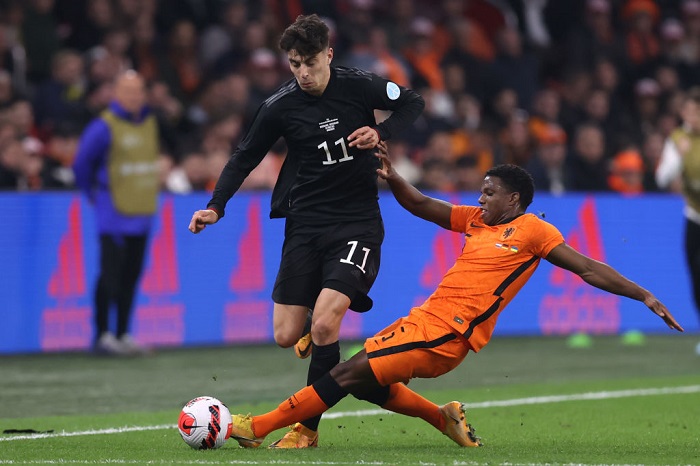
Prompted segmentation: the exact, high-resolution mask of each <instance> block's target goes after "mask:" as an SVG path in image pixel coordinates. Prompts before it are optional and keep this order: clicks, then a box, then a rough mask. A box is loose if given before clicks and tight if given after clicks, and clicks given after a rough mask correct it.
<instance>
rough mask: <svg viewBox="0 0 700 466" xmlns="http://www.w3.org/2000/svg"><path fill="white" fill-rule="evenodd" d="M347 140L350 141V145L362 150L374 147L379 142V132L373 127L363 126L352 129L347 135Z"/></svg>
mask: <svg viewBox="0 0 700 466" xmlns="http://www.w3.org/2000/svg"><path fill="white" fill-rule="evenodd" d="M348 141H350V144H349V146H350V147H357V148H358V149H363V150H365V149H374V148H375V147H377V144H379V133H378V132H377V130H376V129H374V128H370V127H369V126H363V127H362V128H357V129H356V130H355V131H353V132H352V133H351V134H350V136H348Z"/></svg>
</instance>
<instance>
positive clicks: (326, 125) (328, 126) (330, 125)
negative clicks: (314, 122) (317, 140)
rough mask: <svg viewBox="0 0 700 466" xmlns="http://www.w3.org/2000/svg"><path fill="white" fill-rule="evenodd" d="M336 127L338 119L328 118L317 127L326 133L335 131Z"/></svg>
mask: <svg viewBox="0 0 700 466" xmlns="http://www.w3.org/2000/svg"><path fill="white" fill-rule="evenodd" d="M337 125H338V119H337V118H333V119H332V120H331V119H330V118H326V120H325V121H322V122H320V123H319V124H318V127H319V128H321V129H325V130H326V132H327V133H330V132H331V131H335V127H336V126H337Z"/></svg>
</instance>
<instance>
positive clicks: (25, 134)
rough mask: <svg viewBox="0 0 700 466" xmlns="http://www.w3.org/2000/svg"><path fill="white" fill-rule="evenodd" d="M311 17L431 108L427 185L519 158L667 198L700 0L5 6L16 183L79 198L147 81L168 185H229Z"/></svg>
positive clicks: (413, 151) (475, 176)
mask: <svg viewBox="0 0 700 466" xmlns="http://www.w3.org/2000/svg"><path fill="white" fill-rule="evenodd" d="M310 13H318V14H319V15H320V16H321V17H322V18H324V20H325V21H326V22H327V23H328V25H329V27H330V29H331V33H332V39H331V44H332V46H333V48H334V50H335V59H334V64H338V65H345V66H353V67H359V68H363V69H366V70H370V71H373V72H375V73H377V74H380V75H382V76H385V77H387V78H389V79H391V80H393V81H394V82H396V83H398V84H400V85H403V86H409V87H411V88H413V89H415V90H416V91H417V92H419V93H420V94H421V95H422V96H423V97H424V98H425V101H426V108H425V111H424V113H423V115H422V116H421V117H420V118H419V120H418V121H417V122H416V124H415V125H414V127H413V128H412V129H411V130H410V131H407V132H406V133H405V134H402V135H400V136H399V137H397V138H396V139H395V140H393V141H392V143H391V146H390V150H391V155H392V157H393V159H394V160H395V166H396V168H397V170H398V171H399V172H400V173H401V174H402V175H404V177H406V178H407V179H408V180H409V181H410V182H412V183H413V184H415V185H417V186H419V187H421V188H422V189H426V190H437V191H456V190H478V189H479V187H480V184H481V179H482V177H483V174H484V172H485V170H487V169H488V168H489V167H491V166H492V165H494V164H496V163H503V162H508V163H515V164H518V165H521V166H523V167H526V168H527V169H528V170H529V171H530V172H531V173H532V174H533V176H534V177H535V181H536V186H537V188H538V189H539V190H545V191H550V192H552V193H555V194H558V193H563V192H569V191H618V192H624V193H630V194H634V193H640V192H649V191H657V190H658V187H657V186H656V185H655V181H654V176H653V172H654V170H655V167H656V166H657V164H658V161H659V159H660V156H661V152H662V149H663V145H664V141H665V139H666V137H667V136H668V135H669V133H670V132H671V131H672V130H673V129H674V128H675V127H676V126H677V125H678V124H679V107H680V104H681V103H682V101H683V98H684V95H685V93H686V92H688V90H689V89H690V88H691V87H692V86H693V85H695V84H700V0H664V1H653V0H566V1H563V0H549V1H548V0H393V1H379V0H335V1H331V0H0V188H1V189H16V190H45V189H72V188H74V180H73V173H72V170H71V164H72V161H73V158H74V155H75V152H76V148H77V146H78V144H79V138H80V134H81V131H82V130H83V128H84V127H85V125H86V124H87V122H88V121H90V120H91V119H92V118H94V117H95V116H97V115H99V113H100V112H101V111H102V110H103V109H104V108H105V106H106V105H107V104H108V103H109V102H110V100H111V99H112V92H113V89H112V87H113V77H114V76H115V75H116V74H117V73H119V72H120V71H123V70H126V69H130V68H133V69H135V70H137V71H139V72H140V73H141V74H142V75H143V76H144V77H145V78H146V80H147V82H148V84H149V105H150V107H151V108H152V109H153V111H154V112H155V113H156V115H157V117H158V122H159V129H160V136H161V146H162V157H161V161H162V164H161V165H162V183H163V189H164V190H168V191H171V192H176V193H187V192H191V191H196V190H210V189H212V188H213V185H214V184H215V183H216V180H217V178H218V176H219V174H220V172H221V169H222V168H223V166H224V164H225V163H226V161H227V160H228V158H229V156H230V154H231V152H232V150H233V149H234V148H235V147H236V145H237V143H238V142H239V141H240V139H241V137H242V135H243V134H244V133H245V129H246V125H247V124H248V122H250V121H251V118H252V116H253V115H254V112H255V110H256V109H257V107H258V105H259V104H260V103H261V102H262V101H263V100H264V99H265V98H266V97H267V96H269V95H270V94H271V93H272V92H273V91H274V90H275V89H276V88H277V87H278V86H279V85H280V84H281V83H283V82H285V81H286V80H288V79H291V77H292V75H291V73H290V72H289V69H288V64H287V63H286V57H285V56H284V55H283V54H280V52H279V49H278V47H277V40H278V38H279V36H280V34H281V32H282V31H283V30H284V28H285V27H286V26H287V25H288V24H290V23H291V22H293V20H294V19H295V18H296V16H297V15H299V14H310ZM383 117H384V116H383V115H381V114H379V113H378V114H377V118H378V119H381V118H383ZM285 152H286V148H285V146H284V144H283V142H280V143H278V144H276V145H275V146H273V148H272V149H271V151H270V153H269V154H268V156H267V157H266V158H265V159H264V160H263V162H262V164H261V165H260V166H259V167H258V168H257V169H256V170H255V171H254V172H253V173H252V174H251V176H250V177H248V179H247V180H246V182H245V184H244V186H243V189H270V188H271V187H272V186H273V185H274V182H275V180H276V177H277V173H278V171H279V168H280V166H281V164H282V161H283V160H284V157H285Z"/></svg>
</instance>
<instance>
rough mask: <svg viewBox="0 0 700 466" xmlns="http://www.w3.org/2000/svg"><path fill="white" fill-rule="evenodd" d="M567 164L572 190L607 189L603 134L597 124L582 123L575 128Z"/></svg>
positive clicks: (606, 162) (606, 165) (606, 161)
mask: <svg viewBox="0 0 700 466" xmlns="http://www.w3.org/2000/svg"><path fill="white" fill-rule="evenodd" d="M569 164H570V173H571V190H572V191H607V190H608V189H609V188H608V159H607V158H606V156H605V135H604V133H603V131H602V130H601V129H600V128H599V127H598V126H597V125H594V124H588V123H584V124H581V125H579V126H578V127H577V128H576V131H575V133H574V145H573V148H572V153H571V156H570V158H569Z"/></svg>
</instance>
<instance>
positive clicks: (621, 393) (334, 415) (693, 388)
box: [0, 385, 700, 464]
mask: <svg viewBox="0 0 700 466" xmlns="http://www.w3.org/2000/svg"><path fill="white" fill-rule="evenodd" d="M690 393H700V385H687V386H683V387H661V388H639V389H635V390H614V391H602V392H587V393H575V394H572V395H549V396H533V397H529V398H513V399H510V400H494V401H482V402H479V403H466V407H467V409H483V408H496V407H509V406H525V405H538V404H549V403H563V402H567V401H591V400H609V399H614V398H630V397H635V396H658V395H684V394H690ZM384 414H394V413H393V412H391V411H387V410H384V409H363V410H358V411H339V412H330V413H325V414H324V415H323V418H324V419H339V418H343V417H364V416H377V415H384ZM175 428H177V425H176V424H161V425H157V426H125V427H118V428H109V429H96V430H84V431H78V432H56V433H43V434H28V435H14V436H12V437H0V442H9V441H13V440H35V439H43V438H57V437H77V436H82V435H104V434H121V433H124V432H142V431H147V430H165V429H175ZM0 464H3V463H2V462H1V461H0Z"/></svg>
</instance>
